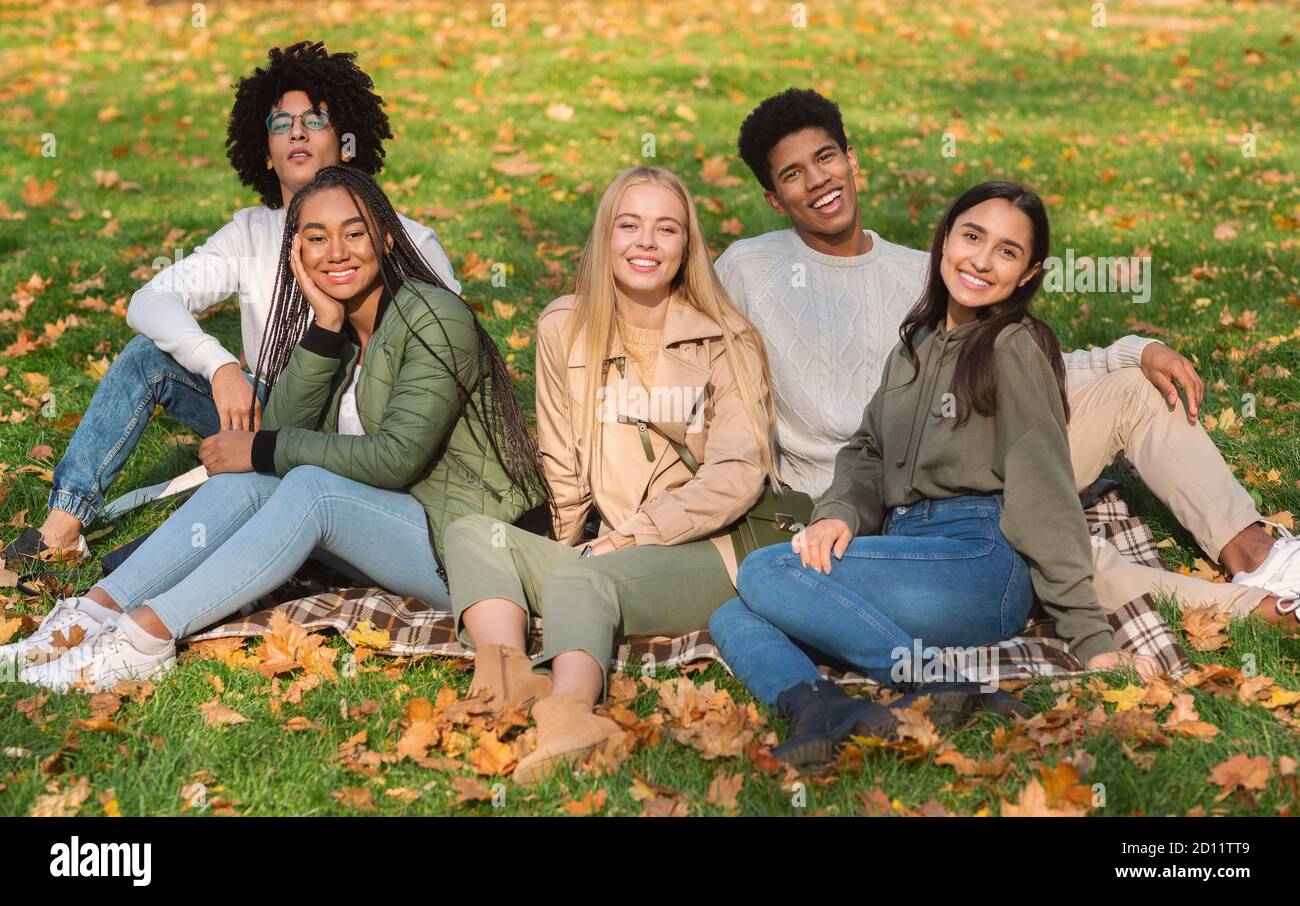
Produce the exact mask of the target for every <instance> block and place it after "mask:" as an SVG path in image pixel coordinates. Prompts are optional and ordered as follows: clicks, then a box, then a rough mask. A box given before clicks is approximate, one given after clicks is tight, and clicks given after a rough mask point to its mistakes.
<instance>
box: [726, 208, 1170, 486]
mask: <svg viewBox="0 0 1300 906" xmlns="http://www.w3.org/2000/svg"><path fill="white" fill-rule="evenodd" d="M864 232H865V233H866V234H867V236H869V237H870V238H871V251H869V252H867V253H866V254H864V255H853V256H850V257H838V256H835V255H825V254H822V253H821V252H818V251H815V250H813V249H811V248H809V247H808V246H807V245H806V244H805V243H804V242H803V240H802V239H800V238H799V236H798V234H797V233H795V231H794V230H792V229H791V230H778V231H776V232H773V233H764V234H763V235H762V236H755V237H753V238H752V239H742V240H740V241H739V242H736V243H733V244H732V245H731V247H730V248H728V249H727V250H726V251H725V252H723V253H722V255H721V256H720V257H719V258H718V260H717V263H716V265H715V269H716V270H717V273H718V277H719V279H721V281H722V284H723V286H725V287H726V289H727V293H728V294H729V295H730V296H731V301H732V302H733V303H735V305H736V306H737V307H738V308H739V309H740V310H741V311H743V312H744V313H745V314H746V315H747V316H748V317H749V319H750V320H751V321H753V322H754V325H755V326H756V327H757V328H758V331H759V333H761V334H762V335H763V339H764V341H765V343H766V346H767V355H768V360H769V362H770V363H771V366H772V389H773V392H774V393H775V394H776V415H777V451H778V454H779V456H780V461H779V466H780V471H781V478H782V479H783V480H784V481H785V482H786V483H787V484H789V485H790V486H791V487H792V488H794V489H795V490H797V491H803V492H805V493H807V494H809V495H810V496H811V497H812V498H813V499H814V500H816V499H817V498H819V497H820V496H821V495H822V494H823V493H825V491H826V489H827V488H829V487H830V485H831V480H832V479H833V478H834V476H835V455H836V453H838V452H839V450H840V448H841V447H842V446H844V444H845V442H846V441H848V439H849V438H850V437H852V436H853V433H854V431H856V430H857V428H858V426H859V425H860V424H862V413H863V411H864V410H865V409H866V407H867V403H868V402H870V400H871V397H872V396H873V395H874V394H875V392H876V388H877V387H878V386H879V384H880V375H881V373H882V371H883V368H884V364H885V360H886V358H887V357H888V355H889V353H890V351H891V350H892V349H893V348H894V345H895V344H896V343H897V342H898V328H899V326H900V325H901V324H902V323H903V318H905V317H906V316H907V313H908V311H910V310H911V308H912V306H913V305H914V304H915V303H916V301H917V299H919V298H920V296H921V293H922V291H923V290H924V289H925V278H926V271H927V269H928V267H929V261H930V255H929V253H928V252H923V251H919V250H917V249H911V248H907V247H906V246H902V245H897V244H895V243H893V242H889V241H887V240H885V239H882V238H880V236H879V235H878V234H876V233H875V232H873V231H872V230H865V231H864ZM1151 342H1154V341H1153V340H1148V339H1144V338H1142V337H1135V336H1127V337H1123V338H1121V339H1119V340H1117V341H1116V342H1114V343H1113V344H1111V345H1110V346H1108V347H1105V348H1101V349H1087V350H1078V351H1075V352H1071V353H1066V354H1065V356H1064V361H1065V368H1066V378H1067V381H1068V383H1069V387H1070V388H1071V389H1073V388H1075V387H1078V386H1081V385H1082V384H1086V383H1088V382H1089V381H1092V380H1096V379H1097V378H1099V377H1103V376H1104V375H1105V374H1106V373H1107V372H1110V371H1115V370H1117V369H1120V368H1125V367H1130V366H1135V365H1137V364H1139V362H1140V361H1141V358H1142V350H1143V349H1144V348H1145V347H1146V345H1147V343H1151Z"/></svg>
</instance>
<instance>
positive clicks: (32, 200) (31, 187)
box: [20, 176, 59, 208]
mask: <svg viewBox="0 0 1300 906" xmlns="http://www.w3.org/2000/svg"><path fill="white" fill-rule="evenodd" d="M58 187H59V184H58V182H57V181H56V180H53V179H47V180H45V182H40V181H38V180H37V179H36V177H35V176H28V177H27V181H26V182H24V183H23V189H22V192H21V195H20V197H21V198H22V200H23V204H25V205H27V207H29V208H39V207H43V206H44V205H47V204H52V203H53V201H54V193H55V191H57V190H58Z"/></svg>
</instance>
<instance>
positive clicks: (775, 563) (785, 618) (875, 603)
mask: <svg viewBox="0 0 1300 906" xmlns="http://www.w3.org/2000/svg"><path fill="white" fill-rule="evenodd" d="M1001 515H1002V498H1001V497H1000V496H974V495H971V496H964V497H953V498H949V499H947V500H922V501H920V502H918V503H916V504H914V505H912V506H910V507H897V508H895V509H894V510H893V511H892V512H891V513H890V516H889V520H888V523H887V525H886V528H885V534H883V535H863V536H859V537H857V538H854V539H853V540H852V541H850V542H849V546H848V548H847V549H846V550H845V552H844V557H843V559H841V560H836V559H834V557H832V559H831V571H830V573H829V574H828V575H823V574H821V573H819V572H817V571H816V570H814V569H812V568H809V567H804V566H803V565H802V563H801V561H800V559H799V555H798V554H796V553H794V552H793V551H792V550H791V548H790V545H789V543H782V544H775V545H772V546H771V547H765V548H762V549H761V550H757V551H755V552H754V553H752V554H750V555H749V556H748V557H746V558H745V561H744V562H743V563H742V564H741V566H740V574H739V576H738V577H737V582H736V590H737V591H738V592H739V593H740V597H738V598H733V599H732V600H731V601H728V602H727V603H726V604H724V605H722V607H720V608H719V609H718V610H716V611H714V613H713V616H712V617H711V618H710V620H709V634H710V635H712V636H713V640H714V642H715V643H717V645H718V648H719V649H720V650H721V652H722V656H723V658H724V659H725V660H726V662H727V664H728V665H729V666H730V667H731V669H732V671H733V672H734V673H735V675H736V678H737V679H739V680H740V681H741V682H743V683H744V684H745V685H746V686H747V687H748V688H749V691H750V692H752V693H753V694H754V695H755V696H756V697H758V698H760V699H762V700H763V701H764V702H766V703H767V704H768V705H771V706H773V707H775V706H776V702H777V698H778V697H779V696H780V695H781V693H782V692H784V691H785V690H787V689H790V688H792V687H794V686H796V685H798V684H800V683H804V682H815V681H818V680H820V679H821V675H820V674H819V673H818V672H817V668H816V666H814V664H813V661H812V659H811V658H810V657H809V653H808V652H809V651H811V652H812V653H813V654H814V655H815V656H818V655H828V656H829V657H830V658H831V659H833V660H835V661H838V662H840V663H842V664H845V665H848V666H852V667H856V668H857V669H859V670H862V671H864V672H865V673H866V674H867V675H868V676H870V677H871V678H872V679H875V680H878V681H879V682H882V683H886V684H890V683H893V682H894V681H895V678H894V675H893V674H894V671H895V667H896V665H898V664H899V663H900V661H903V663H904V664H905V666H907V667H908V668H909V676H908V679H909V680H913V679H915V677H914V676H913V675H912V674H911V673H910V671H911V670H914V669H916V668H918V667H921V666H922V665H921V664H920V663H918V659H917V657H916V653H917V651H918V650H919V651H920V652H921V653H922V658H921V659H920V660H924V658H925V656H926V652H925V649H927V648H945V647H961V648H973V647H975V646H982V645H988V644H991V643H994V642H999V641H1002V640H1003V639H1007V638H1010V637H1011V636H1013V635H1016V634H1017V633H1018V632H1020V630H1021V629H1023V628H1024V625H1025V621H1026V620H1027V619H1028V618H1029V610H1030V608H1031V607H1032V606H1033V603H1034V594H1033V586H1032V584H1031V583H1030V579H1029V568H1028V566H1027V565H1026V564H1025V561H1024V559H1023V558H1021V556H1020V554H1018V553H1017V552H1016V551H1015V550H1014V549H1013V548H1012V547H1011V545H1010V543H1009V542H1008V541H1007V539H1006V538H1005V537H1003V535H1002V532H1001V530H1000V529H999V528H998V520H999V519H1000V518H1001ZM904 659H906V660H905V661H904Z"/></svg>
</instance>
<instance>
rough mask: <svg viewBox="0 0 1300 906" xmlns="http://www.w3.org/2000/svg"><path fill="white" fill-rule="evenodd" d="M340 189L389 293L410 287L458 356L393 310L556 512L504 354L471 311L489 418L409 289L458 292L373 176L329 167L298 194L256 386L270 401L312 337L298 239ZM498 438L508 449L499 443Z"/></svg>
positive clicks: (492, 442) (525, 487)
mask: <svg viewBox="0 0 1300 906" xmlns="http://www.w3.org/2000/svg"><path fill="white" fill-rule="evenodd" d="M334 187H340V188H343V189H344V190H346V191H347V193H348V196H349V197H350V198H351V199H352V201H353V203H354V204H357V209H358V213H360V212H361V210H362V208H361V203H364V205H365V210H366V211H369V213H370V216H369V218H365V220H364V222H365V225H366V230H367V232H368V233H369V235H370V242H371V246H372V248H373V249H374V250H375V253H376V256H377V257H378V259H379V273H380V277H381V279H382V280H383V281H384V286H385V288H386V289H387V291H388V292H389V294H390V295H392V296H395V295H396V294H397V290H398V289H399V288H401V287H402V286H403V285H405V286H407V287H408V288H409V289H410V290H411V291H412V292H414V293H415V295H416V296H418V297H419V299H420V301H421V302H423V303H424V305H425V308H426V309H427V310H428V311H429V314H430V315H432V317H433V319H434V321H435V322H436V323H437V325H438V328H439V330H441V331H442V335H443V339H444V341H446V345H447V348H448V349H449V350H450V351H451V357H452V361H451V363H450V364H448V363H447V362H446V361H444V359H443V356H442V355H441V354H439V353H438V352H436V351H435V350H434V349H432V348H431V347H430V346H429V344H428V343H426V342H425V341H424V338H423V337H421V336H420V335H419V334H418V333H416V332H415V330H414V329H412V328H411V324H410V322H409V321H407V319H406V314H405V312H403V311H402V309H401V307H400V306H397V305H394V306H391V307H392V309H394V310H396V311H397V313H398V316H399V317H401V318H402V320H403V322H405V323H406V326H407V328H408V330H410V331H411V335H412V336H414V337H415V338H416V340H417V341H418V342H419V343H420V345H421V346H423V347H424V348H425V351H427V352H428V353H429V354H430V355H432V356H433V357H434V358H435V359H436V360H437V361H438V362H439V364H441V365H442V366H443V367H444V368H445V369H446V370H447V372H448V374H450V375H451V377H452V380H453V381H455V383H456V388H457V393H458V396H459V397H460V400H459V401H460V404H461V405H468V406H470V407H471V410H472V411H473V412H475V413H476V414H477V415H478V418H479V420H480V421H482V423H483V425H484V427H485V429H486V433H487V438H486V440H487V443H488V445H489V446H490V447H491V449H492V452H493V454H494V455H495V456H496V458H497V461H498V462H499V463H500V464H501V466H502V467H503V468H504V469H505V471H506V475H507V476H508V477H509V479H510V482H511V484H512V485H513V486H514V487H515V488H516V489H517V490H518V491H520V492H521V493H522V494H523V495H524V496H525V497H526V498H528V499H535V498H537V497H541V498H542V499H544V500H545V501H546V502H547V504H548V505H549V506H550V508H551V509H552V511H553V509H554V500H553V498H552V495H551V492H550V487H549V486H548V484H547V482H546V480H545V478H544V477H543V475H542V467H541V456H540V454H539V453H538V451H537V447H536V444H534V443H533V439H532V435H530V434H529V432H528V427H527V423H526V421H525V419H524V414H523V411H522V410H521V409H520V408H519V401H518V399H517V398H516V397H515V394H514V387H513V380H512V378H511V377H510V371H509V369H508V368H507V367H506V363H505V360H504V359H503V358H502V357H501V352H500V350H499V349H498V348H497V346H496V343H495V342H494V341H493V339H492V337H491V336H490V335H489V334H488V332H487V331H486V330H485V329H484V327H483V325H482V323H481V322H480V321H479V320H478V318H477V316H475V314H474V310H473V309H472V308H470V307H469V305H468V304H466V305H465V307H466V310H467V311H468V312H469V316H470V318H471V319H472V320H473V323H474V328H475V333H476V335H477V341H478V342H477V344H476V345H477V363H476V364H477V366H478V368H477V370H478V384H477V386H476V387H475V388H474V390H477V395H478V398H479V400H482V401H485V402H486V403H487V405H488V407H489V410H490V411H487V412H485V411H483V410H482V409H481V408H480V407H479V404H478V402H476V401H475V393H474V390H471V388H469V387H467V386H466V385H465V384H464V382H463V381H462V380H461V377H460V373H459V369H458V367H457V366H458V364H459V363H458V362H457V361H456V349H455V347H454V346H453V345H452V343H451V340H450V337H449V336H448V335H447V329H446V327H445V326H444V325H443V323H442V319H441V318H439V317H438V314H437V312H436V311H435V310H434V308H433V306H432V305H431V304H430V302H429V300H428V299H426V298H425V297H424V295H423V294H422V293H421V292H420V290H419V288H418V287H417V286H416V285H415V284H414V283H410V282H409V279H414V280H417V281H423V282H425V283H431V284H433V285H434V286H437V287H440V288H442V289H445V290H447V291H448V292H451V289H450V288H449V287H448V286H447V285H446V283H444V282H443V280H442V278H441V277H439V276H438V274H437V273H436V272H435V271H434V270H433V268H432V267H430V266H429V263H428V261H426V260H425V258H424V256H423V255H422V254H421V253H420V250H419V249H418V248H417V247H416V245H415V243H413V242H412V241H411V238H410V236H408V235H407V233H406V229H405V228H404V227H403V226H402V222H401V220H400V219H398V216H397V212H396V211H395V210H394V209H393V206H392V203H391V202H389V200H388V197H387V196H386V195H385V194H384V193H383V191H382V190H381V189H380V188H379V186H378V185H377V184H376V183H375V181H374V180H373V179H372V178H371V177H369V176H367V175H366V174H365V173H362V172H361V171H360V170H357V169H355V168H353V167H344V166H336V167H322V168H321V169H320V170H319V171H317V173H316V177H315V178H314V179H313V180H312V181H311V183H309V184H308V185H307V186H305V187H304V188H303V189H301V190H300V191H299V192H297V193H296V194H295V195H294V197H293V200H292V201H291V202H290V203H289V209H288V211H287V213H286V216H285V225H284V238H283V240H282V242H281V244H280V262H279V265H278V267H277V270H276V279H275V292H274V294H273V296H272V302H271V312H270V316H269V318H268V320H267V328H266V331H265V332H264V333H263V335H262V344H261V348H260V351H259V353H258V357H257V372H256V374H255V376H254V377H255V381H264V382H265V384H266V388H267V394H268V395H269V394H270V392H271V391H272V389H273V388H274V386H275V382H276V380H277V379H278V378H279V376H280V374H281V373H282V372H283V371H284V368H285V366H287V365H288V362H289V357H290V356H291V355H292V354H293V349H294V347H295V346H297V345H298V343H299V341H301V339H302V337H303V334H304V333H306V330H307V327H308V325H309V323H310V316H311V306H310V304H309V303H308V302H307V300H306V297H305V296H303V294H302V291H301V290H300V289H299V287H298V283H297V281H296V280H295V279H294V278H293V270H292V267H291V265H290V263H289V256H290V255H291V254H292V253H293V237H294V234H295V233H296V232H297V225H298V221H299V216H300V214H301V211H302V205H303V202H304V201H305V199H307V198H308V197H310V196H311V195H313V194H314V193H316V192H318V191H320V190H322V189H326V188H334ZM389 237H391V239H392V242H393V246H392V248H391V249H388V250H386V240H387V239H388V238H389ZM457 298H460V299H461V301H462V302H464V297H462V296H459V294H457ZM250 417H251V413H250ZM469 428H470V432H471V434H472V435H473V436H475V437H477V434H476V433H475V432H474V427H473V419H471V420H470V422H469ZM498 435H499V436H500V439H501V442H499V441H498ZM502 442H503V443H502Z"/></svg>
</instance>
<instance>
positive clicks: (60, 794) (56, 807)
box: [28, 777, 90, 818]
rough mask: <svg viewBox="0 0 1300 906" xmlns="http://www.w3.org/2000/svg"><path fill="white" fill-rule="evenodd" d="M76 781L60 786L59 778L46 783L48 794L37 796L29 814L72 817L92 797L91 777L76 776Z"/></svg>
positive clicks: (33, 815)
mask: <svg viewBox="0 0 1300 906" xmlns="http://www.w3.org/2000/svg"><path fill="white" fill-rule="evenodd" d="M74 780H75V782H74V783H71V784H69V785H67V786H64V787H60V785H59V782H58V781H57V780H55V781H51V782H50V783H47V784H46V785H45V789H46V791H47V792H46V795H44V796H38V797H36V803H35V804H34V805H33V806H32V809H31V811H30V812H28V815H30V816H31V817H33V818H70V817H72V816H73V815H75V814H77V812H78V811H80V810H81V804H82V803H83V802H85V801H86V800H87V799H89V798H90V779H89V778H88V777H77V778H74Z"/></svg>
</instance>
